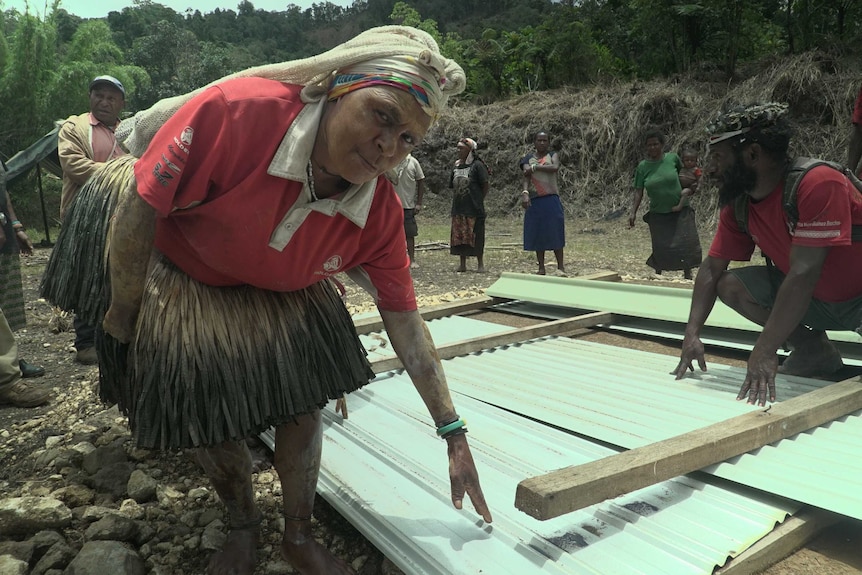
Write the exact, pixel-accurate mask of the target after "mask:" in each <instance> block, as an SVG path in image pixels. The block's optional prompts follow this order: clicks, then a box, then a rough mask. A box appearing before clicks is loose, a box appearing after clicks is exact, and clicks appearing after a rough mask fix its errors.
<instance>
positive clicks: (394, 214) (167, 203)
mask: <svg viewBox="0 0 862 575" xmlns="http://www.w3.org/2000/svg"><path fill="white" fill-rule="evenodd" d="M300 90H301V87H300V86H292V85H288V84H284V83H281V82H276V81H272V80H265V79H261V78H243V79H237V80H230V81H227V82H223V83H221V84H219V85H217V86H215V87H211V88H209V89H207V90H205V91H204V92H202V93H201V94H199V95H197V96H195V97H194V98H193V99H192V100H191V101H189V102H188V103H187V104H185V105H184V106H183V107H182V108H180V109H179V110H178V111H177V112H176V113H175V114H174V115H173V116H172V117H171V118H170V119H169V120H168V121H167V122H166V123H165V124H164V126H162V127H161V128H160V129H159V131H158V132H157V133H156V135H155V137H154V138H153V140H152V142H151V143H150V145H149V147H148V148H147V151H146V152H145V153H144V154H143V156H142V157H141V159H140V160H139V161H138V162H137V164H136V166H135V177H136V179H137V186H138V193H139V194H140V196H141V197H142V198H143V199H144V200H145V201H146V202H147V203H149V204H150V205H151V206H153V208H154V209H155V210H156V212H157V214H158V215H159V216H160V217H159V218H158V219H157V224H156V241H155V244H156V247H157V248H158V249H159V250H160V251H161V252H162V253H163V254H164V255H165V256H166V257H167V258H168V259H170V260H171V261H172V262H174V263H175V264H176V265H177V266H178V267H179V268H180V269H182V270H183V271H184V272H185V273H187V274H188V275H190V276H191V277H192V278H194V279H196V280H198V281H200V282H202V283H205V284H208V285H214V286H230V285H242V284H248V285H253V286H256V287H259V288H263V289H268V290H273V291H294V290H299V289H303V288H306V287H308V286H310V285H312V284H314V283H315V282H318V281H320V280H322V279H324V278H326V277H328V276H332V275H335V274H337V273H339V272H344V271H347V270H349V269H351V268H354V267H357V266H362V269H363V270H364V272H365V273H366V274H367V276H368V278H369V279H370V281H371V283H372V285H373V287H374V289H375V290H376V293H375V294H374V296H375V298H376V301H377V305H378V306H379V307H380V308H381V309H385V310H391V311H412V310H415V309H416V297H415V294H414V291H413V281H412V279H411V277H410V271H409V265H410V260H409V258H408V257H407V248H406V240H405V238H404V211H403V210H402V208H401V204H400V203H399V201H398V197H397V195H396V194H395V191H394V189H393V188H392V184H391V183H389V181H388V180H387V179H386V178H378V180H377V184H376V187H373V186H371V185H368V186H366V187H365V188H362V189H361V192H362V193H366V194H368V195H370V196H372V197H371V198H370V202H368V203H369V204H370V206H368V208H367V217H366V218H365V221H364V227H361V226H360V225H358V224H357V223H355V221H354V220H356V219H357V218H360V219H361V217H362V215H364V213H363V214H361V215H360V216H355V215H354V218H353V220H351V219H349V218H348V217H346V216H345V215H343V214H342V213H341V212H338V211H335V209H334V208H333V206H336V205H338V203H337V201H336V200H331V199H330V200H319V202H320V204H318V206H317V207H316V208H312V207H310V206H311V203H310V198H309V196H308V194H307V193H304V192H303V185H304V183H303V182H301V181H294V180H291V179H286V178H283V177H278V176H273V175H270V174H268V173H267V170H268V168H269V167H270V163H271V162H272V160H273V156H274V155H275V153H276V150H278V149H279V146H280V144H281V143H282V139H283V138H284V137H285V133H286V132H287V131H288V127H290V126H291V124H292V123H293V122H294V120H295V119H296V117H297V115H298V114H299V113H300V111H301V110H302V109H303V108H304V106H305V104H303V102H302V101H301V100H300V97H299V93H300ZM308 137H312V138H313V137H314V130H312V132H311V134H310V136H308ZM299 141H300V139H299V138H297V140H296V142H299ZM294 143H295V142H294ZM308 150H309V151H308V153H309V154H310V147H309V148H308ZM302 161H303V162H307V156H306V157H305V158H302ZM299 172H300V173H304V171H303V170H302V169H300V170H299ZM366 188H367V189H366ZM350 193H351V192H347V194H350ZM366 199H367V197H366ZM327 202H328V204H327V205H328V206H329V208H330V209H329V210H328V213H327V210H323V211H317V210H318V209H321V208H320V206H323V205H324V203H327ZM288 216H290V217H288ZM277 231H278V232H279V233H280V234H282V235H284V234H285V233H287V232H288V231H289V238H290V239H289V241H287V244H286V245H285V246H284V247H283V249H280V246H279V247H273V246H272V245H271V243H277V242H275V239H274V237H275V234H276V232H277Z"/></svg>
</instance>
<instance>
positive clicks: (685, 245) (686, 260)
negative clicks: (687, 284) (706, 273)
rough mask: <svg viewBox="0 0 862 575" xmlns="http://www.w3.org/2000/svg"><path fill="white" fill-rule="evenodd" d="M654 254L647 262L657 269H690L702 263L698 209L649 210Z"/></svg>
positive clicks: (648, 219) (646, 218)
mask: <svg viewBox="0 0 862 575" xmlns="http://www.w3.org/2000/svg"><path fill="white" fill-rule="evenodd" d="M644 220H645V221H646V222H647V223H648V224H649V233H650V238H652V254H651V255H650V257H649V259H647V261H646V264H647V265H648V266H650V267H651V268H653V269H654V270H656V271H673V270H689V269H692V268H695V267H697V266H699V265H700V262H701V259H702V252H701V248H700V238H699V237H698V235H697V224H696V223H695V217H694V210H693V209H691V208H690V207H687V206H686V207H684V208H683V209H682V210H680V211H678V212H670V213H667V214H655V213H652V212H647V213H646V214H645V215H644Z"/></svg>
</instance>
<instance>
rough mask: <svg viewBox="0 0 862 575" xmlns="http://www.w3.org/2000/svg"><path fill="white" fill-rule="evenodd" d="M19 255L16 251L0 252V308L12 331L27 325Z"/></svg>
mask: <svg viewBox="0 0 862 575" xmlns="http://www.w3.org/2000/svg"><path fill="white" fill-rule="evenodd" d="M20 257H21V256H20V255H19V254H18V253H17V252H16V253H14V254H0V309H2V310H3V314H4V315H5V316H6V321H8V322H9V327H10V328H12V331H18V330H19V329H21V328H23V327H24V326H26V325H27V317H26V316H25V315H24V285H23V284H22V283H21V260H20Z"/></svg>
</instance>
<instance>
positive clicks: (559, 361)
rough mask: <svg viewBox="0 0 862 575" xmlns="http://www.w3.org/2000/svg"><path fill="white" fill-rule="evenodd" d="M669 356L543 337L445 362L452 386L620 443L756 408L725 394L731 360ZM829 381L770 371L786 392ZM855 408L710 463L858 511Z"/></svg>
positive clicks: (764, 485)
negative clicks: (699, 366) (692, 362)
mask: <svg viewBox="0 0 862 575" xmlns="http://www.w3.org/2000/svg"><path fill="white" fill-rule="evenodd" d="M676 363H677V360H676V358H674V357H671V356H665V355H659V354H653V353H648V352H642V351H637V350H630V349H623V348H617V347H612V346H605V345H601V344H596V343H591V342H584V341H576V340H570V339H566V338H548V339H544V340H537V341H534V342H530V343H527V344H519V345H515V346H511V347H509V348H508V349H506V350H505V352H500V351H498V352H494V353H483V354H479V355H474V356H468V357H459V358H455V359H453V360H450V361H448V362H447V364H446V375H447V378H448V379H449V385H450V387H451V388H452V389H453V390H454V391H457V392H458V393H461V394H465V395H469V396H470V397H473V398H477V399H481V400H482V401H486V402H488V403H491V404H493V405H496V406H499V407H502V408H504V409H508V410H512V411H515V412H517V413H521V414H524V415H526V416H528V417H532V418H535V419H538V420H540V421H543V422H547V423H549V424H552V425H555V426H558V427H560V428H563V429H567V430H571V431H572V432H575V433H578V434H582V435H587V436H589V437H593V438H596V439H598V440H600V441H603V442H607V443H610V444H613V445H618V446H621V447H625V448H634V447H639V446H642V445H646V444H649V443H653V442H655V441H660V440H662V439H666V438H668V437H671V436H674V435H679V434H681V433H686V432H688V431H691V430H693V429H697V428H700V427H704V426H707V425H711V424H713V423H717V422H720V421H723V420H725V419H727V418H729V417H734V416H736V415H739V414H742V413H745V412H747V411H750V410H752V409H757V408H755V407H753V406H750V405H748V404H746V403H744V402H738V401H735V400H734V398H735V396H736V393H737V392H738V391H739V387H740V385H741V384H742V381H743V380H744V377H745V370H743V369H740V368H734V367H728V366H722V365H716V364H710V365H709V371H708V372H706V373H704V374H701V373H700V372H696V373H695V374H692V375H689V376H688V377H686V378H684V379H682V380H680V381H675V380H674V378H673V377H672V376H671V375H669V372H670V371H671V370H672V369H673V368H674V367H675V366H676ZM828 384H829V382H824V381H819V380H814V379H806V378H798V377H788V376H783V375H779V376H778V378H777V390H778V398H779V400H781V399H789V398H791V397H794V396H796V395H798V394H800V393H804V392H806V391H810V390H811V389H815V388H818V387H822V386H824V385H828ZM860 414H862V412H857V413H855V414H853V415H851V416H849V417H847V418H843V419H842V420H839V421H836V422H833V423H831V424H828V425H825V426H823V427H820V428H817V429H815V430H813V431H810V432H807V433H802V434H798V435H796V436H794V437H792V438H789V439H785V440H783V441H780V442H777V443H776V444H774V445H772V446H768V447H764V448H762V449H761V450H759V451H758V452H757V453H756V454H749V455H743V456H741V457H738V458H734V459H733V460H730V461H728V462H726V463H723V464H720V465H717V466H715V467H714V468H712V469H710V471H711V472H712V473H714V474H715V475H718V476H720V477H723V478H726V479H730V480H733V481H738V482H740V483H744V484H746V485H749V486H752V487H756V488H758V489H763V490H765V491H769V492H770V493H774V494H777V495H781V496H784V497H789V498H793V499H796V500H798V501H802V502H805V503H808V504H811V505H815V506H817V507H821V508H824V509H828V510H830V511H835V512H837V513H841V514H844V515H847V516H850V517H854V518H857V519H862V492H860V490H858V489H848V488H847V486H849V485H853V482H854V481H855V482H856V485H858V478H859V477H860V476H862V461H860V458H859V457H858V452H859V445H860V443H862V427H860V426H862V423H860Z"/></svg>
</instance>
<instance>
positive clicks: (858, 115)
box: [851, 88, 862, 124]
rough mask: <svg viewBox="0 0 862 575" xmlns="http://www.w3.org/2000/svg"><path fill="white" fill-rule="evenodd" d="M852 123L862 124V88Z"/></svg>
mask: <svg viewBox="0 0 862 575" xmlns="http://www.w3.org/2000/svg"><path fill="white" fill-rule="evenodd" d="M851 121H852V122H853V123H854V124H862V88H859V93H858V94H856V104H855V105H854V106H853V118H852V119H851Z"/></svg>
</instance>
